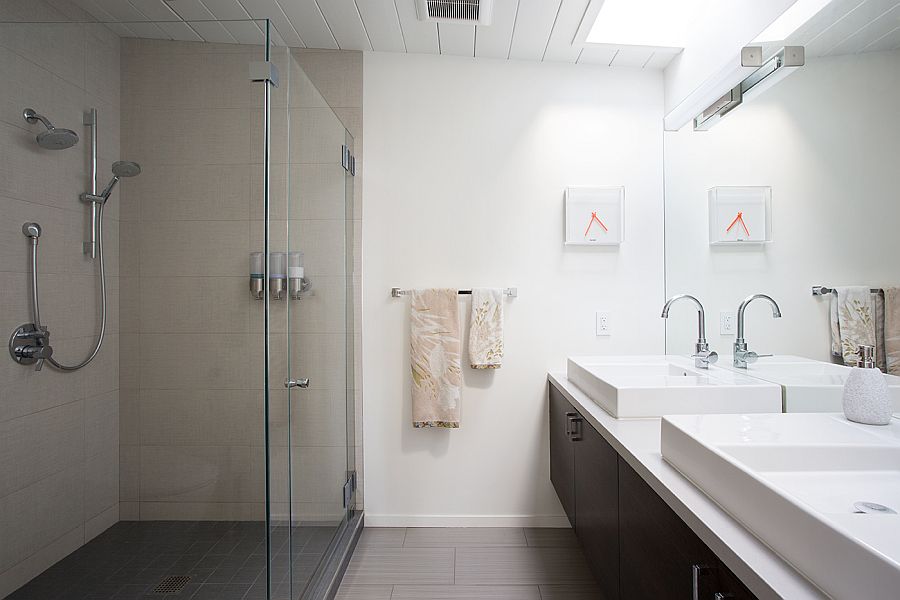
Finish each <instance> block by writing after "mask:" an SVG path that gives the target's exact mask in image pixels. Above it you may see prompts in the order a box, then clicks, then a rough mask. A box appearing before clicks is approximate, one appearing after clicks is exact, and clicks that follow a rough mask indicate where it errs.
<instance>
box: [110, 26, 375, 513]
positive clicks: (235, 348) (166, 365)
mask: <svg viewBox="0 0 900 600" xmlns="http://www.w3.org/2000/svg"><path fill="white" fill-rule="evenodd" d="M354 56H355V57H358V58H357V60H358V63H359V66H360V70H359V71H358V74H359V76H358V88H359V90H361V88H362V72H361V62H362V61H361V56H358V55H357V54H354ZM262 59H263V57H262V49H261V48H258V47H249V46H243V47H242V46H235V45H217V44H195V43H180V42H161V41H147V40H123V41H122V63H123V64H122V71H123V105H124V107H125V108H124V111H123V117H122V123H123V140H125V146H126V151H127V152H128V153H130V154H129V156H130V158H131V159H132V160H137V161H139V162H141V163H142V165H143V166H144V173H143V174H142V175H141V177H139V178H137V179H134V180H131V181H129V182H128V183H129V184H131V185H129V187H127V188H126V190H125V193H124V196H125V199H124V201H123V214H122V220H123V223H122V252H123V267H122V268H123V273H124V274H125V277H124V279H123V295H122V301H121V310H122V328H123V329H122V331H123V342H122V348H123V351H122V371H123V374H122V388H123V390H122V394H121V396H122V400H121V410H122V419H121V431H120V435H121V439H122V447H121V461H122V467H121V491H120V497H121V502H122V504H121V509H122V515H123V518H139V519H262V518H263V517H264V506H265V504H264V503H265V496H264V492H265V489H264V485H263V483H264V478H265V453H264V446H263V444H264V407H263V401H264V400H263V393H262V391H261V390H262V387H263V380H262V377H263V362H262V360H263V359H262V357H263V341H264V337H263V321H262V319H263V303H262V302H259V301H254V300H252V299H251V298H250V296H249V292H248V288H247V254H248V252H251V251H261V250H262V232H263V226H264V221H263V220H262V219H263V214H262V212H261V198H262V181H263V164H262V152H261V146H260V143H259V142H260V140H261V139H262V129H261V128H262V123H263V121H262V111H261V107H262V94H261V87H260V84H253V83H251V82H249V81H248V78H247V65H248V63H249V62H250V61H258V60H262ZM272 60H273V62H275V63H276V65H277V66H278V67H279V70H280V71H281V77H282V85H281V86H280V87H279V88H278V89H276V90H275V91H274V92H273V109H272V114H273V140H272V163H273V167H272V181H273V187H272V190H271V198H272V201H271V206H272V223H271V231H272V240H273V241H272V249H273V251H274V250H278V249H284V248H283V245H284V241H285V239H284V231H285V224H286V217H287V216H288V214H287V211H286V197H287V196H286V192H287V189H286V188H285V183H286V182H287V181H290V183H291V190H290V191H291V194H290V198H291V201H292V203H293V204H292V206H291V208H290V210H291V212H290V215H291V219H292V220H291V232H292V240H291V241H292V249H295V248H297V247H300V249H302V250H304V251H305V252H306V269H307V275H308V276H309V277H310V279H312V281H313V286H314V290H315V294H314V295H312V296H310V297H308V298H304V299H303V300H302V301H300V302H294V303H292V305H291V311H292V317H291V336H290V343H291V353H292V355H293V356H294V359H293V360H292V364H293V365H294V366H295V367H296V369H295V370H294V371H292V372H291V376H294V377H297V376H304V377H309V378H310V379H311V380H312V382H313V384H312V386H311V389H310V390H305V391H297V392H294V393H293V400H292V402H293V414H294V418H293V419H292V421H293V422H292V423H291V434H292V438H293V448H292V449H291V450H292V452H291V453H290V455H291V456H292V458H293V488H292V490H291V491H292V499H293V501H294V503H295V505H294V514H295V515H296V516H297V518H301V519H303V520H307V519H312V520H315V519H324V520H327V519H328V516H329V515H334V514H337V513H338V512H339V511H340V495H339V493H340V484H341V483H342V481H343V477H344V474H343V467H342V466H341V465H343V464H344V462H345V458H344V456H343V449H342V448H341V444H340V443H339V442H342V439H341V438H340V435H339V434H340V432H341V430H342V429H343V428H344V427H345V415H344V410H343V397H344V395H345V394H346V387H348V386H349V387H350V389H351V392H352V389H353V380H352V376H351V379H350V382H349V383H346V382H345V381H344V380H343V379H340V378H339V376H340V373H341V372H342V371H341V370H342V369H343V368H344V364H345V354H344V341H345V340H344V336H343V335H341V334H340V333H339V332H342V331H345V330H346V329H345V328H346V327H348V325H347V324H346V323H345V321H344V313H343V295H344V290H343V289H342V288H341V286H340V282H341V272H340V270H339V269H338V267H340V265H341V264H342V262H341V253H342V246H341V241H340V240H339V239H337V237H336V235H335V234H337V233H340V232H342V229H343V224H342V219H343V213H342V212H340V211H339V210H338V209H340V208H341V206H340V205H337V204H335V202H336V201H340V202H343V197H342V196H340V195H339V194H340V190H339V189H338V187H339V186H341V184H342V181H341V177H342V173H341V172H340V167H339V163H338V166H337V167H336V168H335V166H334V164H331V165H327V164H324V163H325V162H326V161H324V160H320V159H318V158H317V157H321V156H329V157H330V158H329V160H331V162H332V163H335V162H336V161H339V156H340V154H339V152H340V148H339V143H340V142H338V147H337V148H332V147H331V139H332V138H334V137H335V135H338V134H340V133H341V131H340V130H341V128H340V126H339V123H337V121H336V120H335V121H334V122H333V123H332V122H329V121H328V120H326V119H319V118H315V112H316V111H320V112H322V115H321V116H323V117H324V115H325V113H326V112H327V113H328V114H330V111H329V110H328V108H327V104H326V103H325V102H324V100H322V99H321V96H318V100H317V99H316V98H315V96H317V95H318V93H317V92H315V90H314V89H310V86H303V85H299V84H300V80H301V79H302V78H305V75H303V71H302V70H300V69H299V68H298V67H297V66H296V64H293V65H292V61H291V60H290V57H289V54H288V53H287V52H286V51H284V52H278V51H274V52H273V59H272ZM292 67H293V68H292ZM307 83H308V82H307ZM303 90H305V92H304V91H303ZM289 91H290V92H291V95H290V96H289V95H288V92H289ZM301 92H302V93H301ZM289 99H290V106H288V100H289ZM360 105H361V102H360ZM288 110H290V111H291V123H290V129H289V128H288V127H287V125H286V123H287V118H286V117H287V114H288V113H287V111H288ZM332 118H333V117H332ZM335 124H337V126H338V127H337V133H335ZM289 132H290V134H291V141H290V146H288V145H287V135H288V133H289ZM326 140H327V148H326V147H322V148H318V147H316V146H315V144H316V143H318V142H319V141H321V142H323V143H325V141H326ZM288 148H290V153H288ZM289 157H290V159H289ZM319 199H322V200H325V201H326V202H328V203H327V204H322V203H321V202H320V200H319ZM279 244H281V245H282V248H279V247H278V245H279ZM357 289H358V287H357ZM272 304H273V314H272V332H273V333H272V336H271V341H272V348H271V350H270V353H271V356H272V370H271V381H270V389H271V408H272V411H273V418H272V419H270V427H271V428H272V432H271V433H272V440H273V442H274V443H273V446H275V448H274V449H273V465H274V466H273V468H274V469H275V472H274V473H273V489H272V493H273V495H274V497H275V498H276V499H277V500H279V501H282V500H286V498H287V485H286V481H287V477H288V473H287V460H286V459H287V456H288V453H287V452H286V450H287V444H286V441H285V442H284V443H280V442H281V441H282V440H286V439H287V438H286V435H285V434H286V429H287V399H286V394H285V390H284V387H283V384H282V380H283V378H284V377H285V375H286V371H287V369H286V359H285V357H286V354H287V351H288V347H287V343H288V339H289V338H288V336H286V335H284V334H285V331H286V321H285V312H284V302H283V301H282V302H281V303H277V302H273V303H272ZM338 382H340V383H339V384H338ZM284 509H285V511H284V512H286V506H284Z"/></svg>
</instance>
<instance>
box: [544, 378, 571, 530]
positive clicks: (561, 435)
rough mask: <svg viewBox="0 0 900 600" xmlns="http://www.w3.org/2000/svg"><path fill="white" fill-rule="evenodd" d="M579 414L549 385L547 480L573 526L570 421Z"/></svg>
mask: <svg viewBox="0 0 900 600" xmlns="http://www.w3.org/2000/svg"><path fill="white" fill-rule="evenodd" d="M577 415H578V413H577V412H575V409H574V408H572V405H571V404H569V401H568V400H566V399H565V397H564V396H563V395H562V394H561V393H560V392H559V390H557V389H556V388H555V387H554V386H552V385H551V386H550V481H551V482H552V483H553V487H554V488H555V489H556V495H557V496H558V497H559V501H560V503H561V504H562V507H563V510H565V511H566V516H567V517H569V523H570V524H571V525H572V527H575V446H574V444H573V443H572V440H571V439H570V431H571V424H572V421H573V419H574V417H575V416H577Z"/></svg>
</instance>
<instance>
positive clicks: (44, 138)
mask: <svg viewBox="0 0 900 600" xmlns="http://www.w3.org/2000/svg"><path fill="white" fill-rule="evenodd" d="M22 116H23V117H25V120H26V121H28V122H29V123H37V122H38V121H40V122H41V123H43V124H44V127H46V128H47V131H42V132H41V133H39V134H38V135H37V138H36V139H37V143H38V146H40V147H41V148H46V149H47V150H65V149H66V148H71V147H72V146H74V145H75V144H77V143H78V134H77V133H75V132H74V131H72V130H71V129H61V128H59V127H54V126H53V123H51V122H50V121H49V120H48V119H47V117H45V116H44V115H41V114H38V113H37V112H35V110H34V109H33V108H26V109H25V110H24V111H23V112H22Z"/></svg>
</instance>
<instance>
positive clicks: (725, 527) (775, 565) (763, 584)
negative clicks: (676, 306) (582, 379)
mask: <svg viewBox="0 0 900 600" xmlns="http://www.w3.org/2000/svg"><path fill="white" fill-rule="evenodd" d="M548 378H549V380H550V382H551V383H554V384H556V386H557V387H558V388H559V389H560V391H562V393H563V395H564V396H565V397H566V398H567V399H568V400H569V402H571V403H572V405H573V406H574V407H575V408H576V409H578V411H579V412H580V413H581V415H582V416H583V417H584V418H585V419H587V420H588V421H589V422H590V423H591V425H593V426H594V428H595V429H596V430H597V431H598V432H599V433H600V434H601V435H602V436H603V437H604V438H605V439H606V441H608V442H609V443H610V444H611V445H612V446H613V448H615V449H616V451H617V452H618V453H619V454H620V455H621V456H622V458H623V459H625V461H626V462H627V463H628V464H629V465H630V466H631V468H633V469H634V470H635V471H637V473H638V474H640V476H641V477H642V478H643V479H644V481H646V482H647V484H649V485H650V487H651V488H653V490H654V491H655V492H656V493H657V494H659V496H660V497H661V498H662V499H663V500H664V501H665V502H666V504H668V505H669V507H671V508H672V510H674V511H675V512H676V513H677V514H678V516H679V517H681V518H682V519H683V520H684V522H685V523H687V525H688V526H689V527H690V528H691V529H692V530H693V531H694V533H696V534H697V536H699V537H700V539H702V540H703V542H704V543H705V544H706V545H707V546H709V547H710V549H711V550H712V551H713V552H715V553H716V555H718V557H719V558H720V559H721V560H722V562H724V563H725V564H726V565H728V568H730V569H731V570H732V571H734V573H735V575H737V576H738V577H739V578H740V579H741V581H743V582H744V585H746V586H747V587H748V588H750V590H751V591H752V592H753V593H754V594H756V596H757V597H758V598H760V600H765V599H769V598H773V599H774V598H787V599H789V600H805V599H807V598H815V599H822V598H827V596H826V595H825V594H823V593H822V592H821V591H820V590H819V589H818V588H816V587H815V586H814V585H813V584H812V583H810V582H809V581H808V580H807V579H806V578H804V577H803V576H802V575H801V574H800V573H798V572H797V571H796V570H795V569H794V568H793V567H792V566H790V565H789V564H788V563H786V562H785V561H784V560H782V559H781V558H780V557H779V556H778V555H777V554H775V553H774V552H773V551H772V550H770V549H769V548H768V546H766V545H765V544H763V543H762V542H761V541H759V539H757V538H756V537H755V536H754V535H753V534H751V533H750V532H749V531H747V530H746V529H744V527H743V526H742V525H741V524H740V523H738V522H737V521H735V520H734V519H733V518H732V517H731V516H729V515H728V514H727V513H726V512H725V511H724V510H722V509H721V508H719V506H718V505H717V504H716V503H715V502H713V501H712V500H711V499H710V498H709V497H708V496H707V495H706V494H704V493H703V492H702V491H700V489H698V488H697V487H695V486H694V484H692V483H691V482H690V481H688V480H687V479H685V478H684V476H682V475H681V474H680V473H679V472H678V471H676V470H675V468H674V467H672V466H671V465H669V464H668V463H667V462H665V461H664V460H663V457H662V454H661V453H660V419H658V418H647V419H615V418H613V417H611V416H610V415H609V414H608V413H607V412H606V411H604V410H603V409H602V408H600V406H598V405H597V404H595V403H594V402H593V401H592V400H591V399H590V398H588V397H587V396H586V395H585V394H584V393H583V392H582V391H581V390H580V389H578V388H577V387H576V386H575V385H574V384H572V383H570V382H569V380H568V379H567V378H566V376H565V373H549V374H548Z"/></svg>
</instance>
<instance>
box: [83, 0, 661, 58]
mask: <svg viewBox="0 0 900 600" xmlns="http://www.w3.org/2000/svg"><path fill="white" fill-rule="evenodd" d="M74 1H75V2H76V3H77V4H78V5H79V6H81V7H82V8H84V9H85V10H87V11H88V12H89V13H91V14H92V15H93V16H94V17H96V18H97V19H98V20H101V21H116V22H120V23H121V24H120V25H114V26H113V29H114V30H115V31H116V32H117V33H118V34H119V35H122V36H126V37H147V38H158V39H177V40H186V41H209V42H230V43H260V40H261V39H263V35H262V30H261V29H260V27H259V26H258V25H256V24H253V23H248V22H237V21H235V22H225V21H228V20H240V19H249V18H254V19H265V18H269V19H271V21H272V22H273V23H274V25H275V28H276V29H277V35H276V36H275V42H276V43H277V44H282V45H288V46H293V47H300V48H304V47H305V48H328V49H342V50H375V51H379V52H410V53H424V54H448V55H457V56H478V57H488V58H510V59H517V60H531V61H555V62H568V63H580V64H599V65H609V66H614V67H637V68H646V69H662V68H664V67H665V66H666V65H667V64H668V63H669V61H671V59H672V57H673V56H674V55H675V53H677V50H673V49H656V48H651V47H642V46H617V45H609V44H584V43H581V42H574V43H573V40H574V39H575V38H576V35H577V34H578V33H579V27H580V26H581V23H582V21H583V20H592V19H593V14H596V11H597V9H599V5H600V4H602V2H599V1H598V0H593V7H591V9H589V6H590V5H591V4H592V1H591V0H494V12H493V20H492V23H491V24H490V25H487V26H482V25H478V26H475V25H464V24H455V23H454V24H445V23H440V24H439V23H434V22H424V21H420V20H419V19H418V16H417V15H416V0H172V1H167V0H74ZM586 14H587V15H588V16H587V19H586V17H585V15H586ZM212 20H222V21H223V22H222V23H212V22H208V21H212ZM141 21H145V23H141ZM146 21H155V22H156V23H146ZM172 21H176V22H172ZM184 21H189V22H190V23H186V22H184ZM204 21H207V22H204ZM591 24H592V23H587V27H588V28H589V26H590V25H591ZM584 33H586V30H585V31H584ZM582 37H583V36H582Z"/></svg>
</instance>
